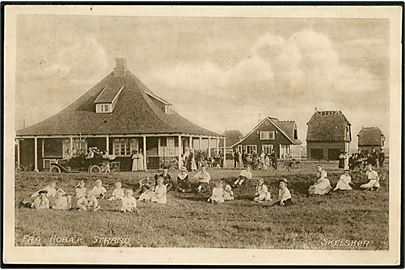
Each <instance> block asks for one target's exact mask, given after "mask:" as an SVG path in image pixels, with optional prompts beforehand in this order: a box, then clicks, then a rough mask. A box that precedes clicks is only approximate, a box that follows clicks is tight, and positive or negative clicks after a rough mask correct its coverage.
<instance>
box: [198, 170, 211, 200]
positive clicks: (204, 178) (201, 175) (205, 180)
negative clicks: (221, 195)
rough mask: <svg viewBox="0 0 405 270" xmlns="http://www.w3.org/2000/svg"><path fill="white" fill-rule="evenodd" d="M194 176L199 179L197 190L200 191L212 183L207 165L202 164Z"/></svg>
mask: <svg viewBox="0 0 405 270" xmlns="http://www.w3.org/2000/svg"><path fill="white" fill-rule="evenodd" d="M194 178H195V179H196V180H197V181H198V187H197V192H198V193H200V192H201V191H202V190H203V188H204V189H205V188H207V187H209V185H210V181H211V175H210V174H209V173H208V172H207V168H206V167H205V165H204V164H203V165H201V167H200V171H198V172H197V173H196V174H195V175H194Z"/></svg>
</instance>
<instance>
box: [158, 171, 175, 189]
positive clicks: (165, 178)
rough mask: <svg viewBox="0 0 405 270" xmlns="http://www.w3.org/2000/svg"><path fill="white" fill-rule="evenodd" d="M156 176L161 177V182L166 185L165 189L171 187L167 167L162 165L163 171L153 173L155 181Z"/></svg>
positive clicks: (171, 183) (170, 178)
mask: <svg viewBox="0 0 405 270" xmlns="http://www.w3.org/2000/svg"><path fill="white" fill-rule="evenodd" d="M158 177H162V178H163V184H164V185H166V189H167V191H169V190H171V189H172V187H173V182H172V177H171V176H170V174H169V169H168V168H167V167H163V172H162V173H161V174H159V175H158V174H156V175H155V181H157V179H158Z"/></svg>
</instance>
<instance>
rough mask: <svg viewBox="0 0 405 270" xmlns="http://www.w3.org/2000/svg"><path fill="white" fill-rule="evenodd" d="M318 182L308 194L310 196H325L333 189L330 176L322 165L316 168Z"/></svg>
mask: <svg viewBox="0 0 405 270" xmlns="http://www.w3.org/2000/svg"><path fill="white" fill-rule="evenodd" d="M316 171H317V172H316V180H315V183H314V184H313V185H312V186H310V187H309V189H308V194H309V195H325V194H327V193H328V192H329V191H330V190H331V189H332V186H331V185H330V181H329V179H328V178H327V177H328V174H327V173H326V171H325V170H324V169H322V167H321V166H320V165H317V166H316Z"/></svg>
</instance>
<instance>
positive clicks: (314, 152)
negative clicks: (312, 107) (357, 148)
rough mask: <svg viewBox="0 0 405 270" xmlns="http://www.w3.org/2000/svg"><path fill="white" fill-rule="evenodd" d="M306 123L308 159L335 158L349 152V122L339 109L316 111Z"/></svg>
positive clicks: (350, 138)
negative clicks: (341, 153)
mask: <svg viewBox="0 0 405 270" xmlns="http://www.w3.org/2000/svg"><path fill="white" fill-rule="evenodd" d="M307 125H308V130H307V158H308V159H315V160H321V159H323V160H337V159H339V154H340V152H349V145H350V142H351V140H352V137H351V124H350V122H349V121H348V120H347V118H346V117H345V115H344V114H343V113H342V112H341V111H316V112H315V113H314V114H313V115H312V117H311V119H309V121H308V123H307Z"/></svg>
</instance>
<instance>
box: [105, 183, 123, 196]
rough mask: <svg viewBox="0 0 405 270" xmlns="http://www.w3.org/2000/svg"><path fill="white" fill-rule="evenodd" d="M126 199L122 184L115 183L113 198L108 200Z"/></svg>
mask: <svg viewBox="0 0 405 270" xmlns="http://www.w3.org/2000/svg"><path fill="white" fill-rule="evenodd" d="M122 197H124V189H122V185H121V182H116V183H115V189H114V190H113V192H112V196H111V197H110V198H109V199H108V200H109V201H115V200H121V199H122Z"/></svg>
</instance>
